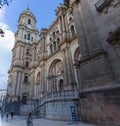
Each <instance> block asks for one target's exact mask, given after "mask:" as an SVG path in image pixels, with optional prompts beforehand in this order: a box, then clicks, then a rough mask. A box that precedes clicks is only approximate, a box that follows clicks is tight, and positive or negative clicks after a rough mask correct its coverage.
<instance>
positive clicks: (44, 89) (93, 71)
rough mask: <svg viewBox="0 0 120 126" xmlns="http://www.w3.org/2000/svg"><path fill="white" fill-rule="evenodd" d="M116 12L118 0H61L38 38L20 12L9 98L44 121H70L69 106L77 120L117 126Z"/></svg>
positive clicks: (119, 51) (119, 36)
mask: <svg viewBox="0 0 120 126" xmlns="http://www.w3.org/2000/svg"><path fill="white" fill-rule="evenodd" d="M119 12H120V2H119V0H65V1H64V5H60V6H58V8H57V9H56V17H57V18H56V20H55V22H53V24H52V25H51V26H50V27H49V28H48V29H42V30H41V32H40V39H38V38H37V36H38V31H37V30H36V29H35V23H36V19H35V16H34V15H33V14H32V12H31V11H30V10H29V9H26V10H25V11H23V13H22V14H21V15H20V17H19V22H18V23H19V24H18V31H17V33H16V34H15V38H16V40H15V45H14V48H13V50H12V52H13V58H12V64H11V68H10V70H9V84H8V95H9V96H10V98H12V99H14V100H15V99H16V100H18V101H20V102H21V103H22V107H23V105H24V104H26V105H28V104H29V105H30V104H31V106H29V107H27V108H29V110H31V109H32V110H34V112H37V114H38V115H41V116H42V117H45V118H50V119H62V120H63V119H64V120H70V118H71V113H70V107H71V106H74V107H75V109H76V115H77V118H78V119H79V120H82V121H85V122H92V123H99V124H105V125H107V126H110V125H112V126H118V125H120V110H119V108H120V103H119V100H120V43H119V42H120V22H119V20H120V13H119ZM76 34H77V35H76ZM78 92H79V95H78ZM32 103H34V104H32ZM32 105H33V106H32ZM23 108H24V109H23V110H24V111H26V112H27V111H28V110H26V107H25V106H24V107H23ZM21 111H22V110H21Z"/></svg>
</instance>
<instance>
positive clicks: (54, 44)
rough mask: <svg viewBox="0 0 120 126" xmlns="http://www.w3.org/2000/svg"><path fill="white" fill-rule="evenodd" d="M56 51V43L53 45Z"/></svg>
mask: <svg viewBox="0 0 120 126" xmlns="http://www.w3.org/2000/svg"><path fill="white" fill-rule="evenodd" d="M53 46H54V51H55V50H56V42H54V43H53Z"/></svg>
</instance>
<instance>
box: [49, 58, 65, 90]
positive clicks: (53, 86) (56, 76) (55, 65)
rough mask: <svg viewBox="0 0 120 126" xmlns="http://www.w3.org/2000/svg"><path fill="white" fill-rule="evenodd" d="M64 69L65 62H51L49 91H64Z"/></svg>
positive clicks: (56, 60)
mask: <svg viewBox="0 0 120 126" xmlns="http://www.w3.org/2000/svg"><path fill="white" fill-rule="evenodd" d="M63 68H64V67H63V62H62V61H61V60H60V59H55V60H54V61H53V62H51V64H50V66H49V69H48V81H49V85H48V86H49V87H48V89H49V91H60V90H61V89H62V87H61V86H63V83H60V82H61V81H60V80H63V73H64V69H63ZM62 82H63V81H62ZM60 84H61V85H60Z"/></svg>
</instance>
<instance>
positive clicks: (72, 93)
mask: <svg viewBox="0 0 120 126" xmlns="http://www.w3.org/2000/svg"><path fill="white" fill-rule="evenodd" d="M78 98H79V92H78V90H77V89H75V90H66V91H61V92H51V93H47V94H46V95H45V96H44V97H42V98H40V99H39V100H38V101H37V104H36V105H35V108H37V107H39V106H41V105H42V104H44V103H46V102H47V101H55V100H62V99H69V100H70V99H78Z"/></svg>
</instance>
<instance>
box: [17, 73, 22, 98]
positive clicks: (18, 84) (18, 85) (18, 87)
mask: <svg viewBox="0 0 120 126" xmlns="http://www.w3.org/2000/svg"><path fill="white" fill-rule="evenodd" d="M17 77H18V80H17V84H16V95H17V96H18V95H19V92H20V84H21V83H20V82H21V72H18V76H17Z"/></svg>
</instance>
